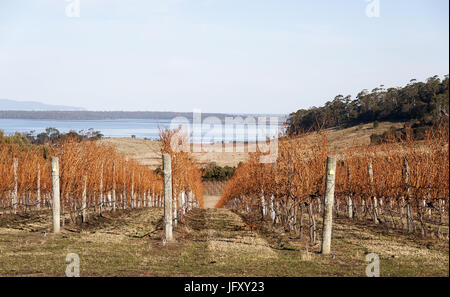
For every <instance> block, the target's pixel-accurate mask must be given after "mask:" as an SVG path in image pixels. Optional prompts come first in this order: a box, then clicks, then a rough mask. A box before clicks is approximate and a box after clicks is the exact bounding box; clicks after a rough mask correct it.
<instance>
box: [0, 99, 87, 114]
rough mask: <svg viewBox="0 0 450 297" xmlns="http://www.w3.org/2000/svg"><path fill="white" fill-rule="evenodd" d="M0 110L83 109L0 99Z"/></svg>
mask: <svg viewBox="0 0 450 297" xmlns="http://www.w3.org/2000/svg"><path fill="white" fill-rule="evenodd" d="M0 110H27V111H34V110H35V111H48V110H61V111H69V110H72V111H74V110H77V111H81V110H85V109H84V108H81V107H73V106H64V105H50V104H44V103H41V102H37V101H16V100H10V99H0Z"/></svg>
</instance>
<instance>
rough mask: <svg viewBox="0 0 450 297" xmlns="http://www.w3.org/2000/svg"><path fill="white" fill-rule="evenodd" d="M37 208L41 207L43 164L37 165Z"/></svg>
mask: <svg viewBox="0 0 450 297" xmlns="http://www.w3.org/2000/svg"><path fill="white" fill-rule="evenodd" d="M36 209H37V210H40V209H41V164H38V165H37V190H36Z"/></svg>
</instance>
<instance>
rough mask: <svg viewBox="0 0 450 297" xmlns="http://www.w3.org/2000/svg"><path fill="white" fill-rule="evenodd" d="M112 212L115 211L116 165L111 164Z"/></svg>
mask: <svg viewBox="0 0 450 297" xmlns="http://www.w3.org/2000/svg"><path fill="white" fill-rule="evenodd" d="M112 200H113V201H112V210H113V211H116V200H117V196H116V164H114V163H113V188H112Z"/></svg>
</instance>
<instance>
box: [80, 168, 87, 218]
mask: <svg viewBox="0 0 450 297" xmlns="http://www.w3.org/2000/svg"><path fill="white" fill-rule="evenodd" d="M86 188H87V176H86V175H85V176H84V177H83V193H82V194H81V209H82V210H81V220H82V222H83V223H85V222H86V220H87V216H86V214H87V209H86V207H87V203H86Z"/></svg>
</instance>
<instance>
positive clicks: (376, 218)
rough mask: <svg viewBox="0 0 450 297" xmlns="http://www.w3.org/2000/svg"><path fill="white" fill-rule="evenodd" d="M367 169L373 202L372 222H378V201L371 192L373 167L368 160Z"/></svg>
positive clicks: (371, 191) (371, 190) (371, 189)
mask: <svg viewBox="0 0 450 297" xmlns="http://www.w3.org/2000/svg"><path fill="white" fill-rule="evenodd" d="M367 171H368V174H369V183H370V195H371V196H372V202H373V222H374V224H378V212H377V208H378V202H377V197H375V195H374V194H373V169H372V163H371V162H370V161H369V162H367Z"/></svg>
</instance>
